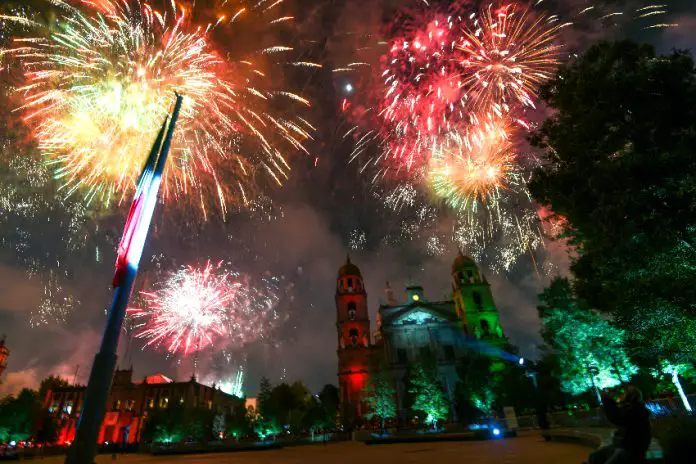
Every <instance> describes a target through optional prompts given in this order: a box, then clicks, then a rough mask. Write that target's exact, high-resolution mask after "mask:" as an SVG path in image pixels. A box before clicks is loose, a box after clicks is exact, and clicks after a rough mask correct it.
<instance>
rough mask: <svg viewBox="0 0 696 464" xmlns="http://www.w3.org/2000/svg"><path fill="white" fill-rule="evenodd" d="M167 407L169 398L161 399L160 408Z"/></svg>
mask: <svg viewBox="0 0 696 464" xmlns="http://www.w3.org/2000/svg"><path fill="white" fill-rule="evenodd" d="M167 406H169V398H167V397H166V396H165V397H163V398H160V402H159V407H160V408H166V407H167Z"/></svg>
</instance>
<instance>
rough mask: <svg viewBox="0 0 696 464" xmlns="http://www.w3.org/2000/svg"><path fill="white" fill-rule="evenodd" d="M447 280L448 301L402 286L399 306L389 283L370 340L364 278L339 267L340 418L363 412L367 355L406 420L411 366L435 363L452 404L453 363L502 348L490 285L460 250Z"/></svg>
mask: <svg viewBox="0 0 696 464" xmlns="http://www.w3.org/2000/svg"><path fill="white" fill-rule="evenodd" d="M451 279H452V298H451V299H450V300H445V301H429V300H428V299H427V298H426V296H425V293H424V291H423V288H422V287H420V286H418V285H410V286H408V287H407V288H406V295H405V297H406V301H405V302H397V300H396V298H395V296H394V292H393V290H392V289H391V288H390V287H389V285H388V284H387V289H386V302H385V303H383V304H381V305H380V306H379V309H378V311H377V324H376V325H377V327H376V330H375V332H374V334H373V335H374V343H371V342H370V337H369V333H370V332H369V329H370V321H369V317H368V313H367V294H366V292H365V289H364V286H363V279H362V275H361V273H360V270H359V269H358V268H357V266H355V265H354V264H352V263H351V262H350V260H347V262H346V264H345V265H344V266H343V267H341V269H340V270H339V274H338V283H337V290H336V309H337V329H338V335H339V337H338V343H339V347H338V359H339V373H338V376H339V385H340V392H341V396H340V399H341V411H342V413H343V414H347V415H350V414H355V415H357V417H360V416H361V415H362V414H361V413H363V412H364V411H362V407H361V404H360V400H359V398H360V393H361V391H362V388H363V386H364V383H365V381H366V379H367V365H368V359H369V357H370V356H371V355H372V353H374V354H375V355H379V356H382V357H383V358H384V359H385V360H386V361H387V365H388V366H389V369H390V371H391V373H392V377H393V379H394V383H395V388H396V392H397V406H398V410H399V415H400V417H402V418H404V419H405V418H406V411H405V407H404V404H403V403H404V398H405V397H406V394H407V386H406V383H407V382H406V375H407V372H408V368H409V366H410V365H411V364H412V363H414V362H418V361H422V360H426V359H427V360H430V361H431V362H434V363H435V364H436V365H437V370H438V374H439V378H440V382H441V384H442V388H443V389H444V390H445V392H446V394H447V397H448V399H449V400H450V403H452V404H453V400H454V391H455V387H456V384H457V382H458V380H459V379H458V376H457V365H458V362H459V360H460V359H461V358H462V357H463V356H464V355H465V353H466V351H467V350H470V349H471V348H472V346H478V345H480V344H482V343H485V344H486V345H493V346H502V345H504V344H506V343H507V338H506V337H505V335H504V333H503V329H502V326H501V325H500V319H499V313H498V310H497V308H496V306H495V303H494V301H493V295H492V293H491V289H490V284H489V283H488V282H487V281H486V278H485V276H484V275H483V274H482V273H481V271H480V270H479V269H478V267H477V266H476V263H475V262H474V261H473V260H472V259H471V258H469V257H466V256H464V255H462V254H461V253H459V254H458V256H457V257H456V259H455V260H454V262H453V264H452V272H451ZM452 414H453V416H454V411H452ZM344 417H347V416H344Z"/></svg>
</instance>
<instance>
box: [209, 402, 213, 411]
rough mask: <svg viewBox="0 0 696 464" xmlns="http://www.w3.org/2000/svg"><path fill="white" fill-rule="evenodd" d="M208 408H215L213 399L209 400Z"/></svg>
mask: <svg viewBox="0 0 696 464" xmlns="http://www.w3.org/2000/svg"><path fill="white" fill-rule="evenodd" d="M208 409H213V402H212V400H208Z"/></svg>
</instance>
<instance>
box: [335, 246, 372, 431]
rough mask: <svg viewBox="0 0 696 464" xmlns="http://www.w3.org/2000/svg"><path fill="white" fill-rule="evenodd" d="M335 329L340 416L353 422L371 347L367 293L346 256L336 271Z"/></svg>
mask: <svg viewBox="0 0 696 464" xmlns="http://www.w3.org/2000/svg"><path fill="white" fill-rule="evenodd" d="M336 330H337V333H338V350H337V353H338V385H339V399H340V403H341V417H342V418H343V419H344V420H345V421H348V422H353V421H354V420H356V419H358V418H360V417H361V416H362V414H363V410H362V404H361V401H360V397H361V393H362V390H363V388H364V386H365V380H366V379H367V365H368V361H369V357H370V352H371V351H372V347H371V344H370V317H369V315H368V313H367V293H366V292H365V286H364V284H363V280H362V275H361V274H360V269H359V268H358V266H356V265H355V264H353V263H351V262H350V257H348V258H346V263H345V264H344V265H343V266H341V268H340V269H339V271H338V278H337V281H336Z"/></svg>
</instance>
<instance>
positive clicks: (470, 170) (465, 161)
mask: <svg viewBox="0 0 696 464" xmlns="http://www.w3.org/2000/svg"><path fill="white" fill-rule="evenodd" d="M502 123H503V121H502V120H500V124H496V123H494V124H492V125H490V126H488V127H486V128H485V129H483V130H479V129H478V128H477V130H476V131H475V133H474V134H473V135H472V136H471V137H469V138H468V139H467V142H466V143H460V144H457V146H456V149H455V150H448V151H445V152H443V153H438V154H437V155H436V156H433V157H432V159H431V161H430V166H429V169H428V180H429V183H430V186H431V187H432V190H433V192H434V193H435V195H436V196H437V197H438V198H442V199H443V201H444V203H445V204H446V205H447V206H449V207H451V208H453V209H454V210H463V209H467V208H472V209H476V208H477V207H478V205H479V204H492V205H494V204H495V203H496V202H497V201H498V199H499V198H500V196H501V195H502V194H504V193H505V192H506V191H507V190H508V189H509V188H510V187H512V186H513V184H515V183H517V181H518V179H519V175H518V173H517V169H518V166H517V163H516V156H515V153H514V150H513V145H512V143H511V141H510V140H509V138H508V133H507V130H506V129H505V127H504V125H503V124H502Z"/></svg>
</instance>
